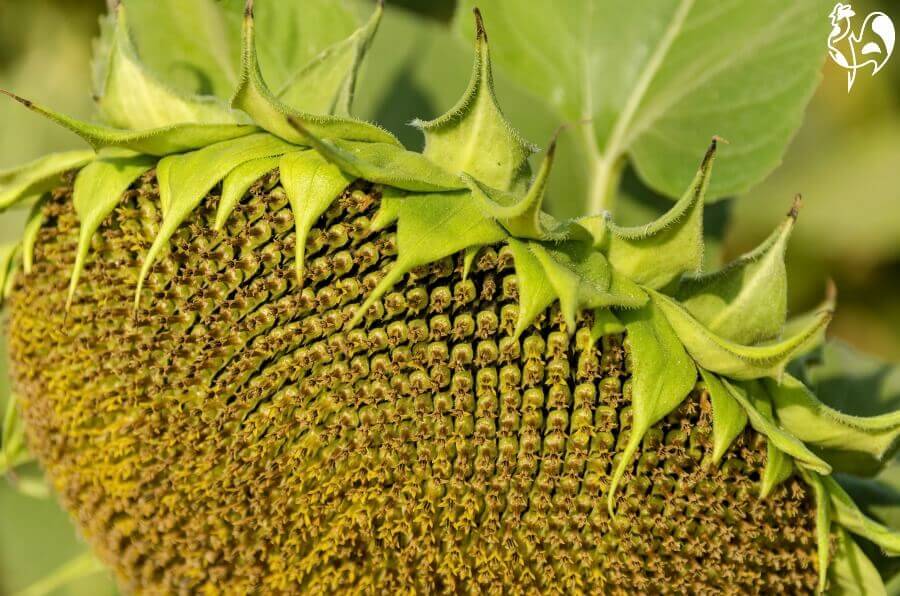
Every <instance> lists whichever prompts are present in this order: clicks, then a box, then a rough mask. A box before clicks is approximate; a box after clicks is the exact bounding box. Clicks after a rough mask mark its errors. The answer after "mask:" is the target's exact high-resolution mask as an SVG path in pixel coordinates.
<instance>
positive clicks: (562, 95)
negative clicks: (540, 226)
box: [457, 0, 828, 213]
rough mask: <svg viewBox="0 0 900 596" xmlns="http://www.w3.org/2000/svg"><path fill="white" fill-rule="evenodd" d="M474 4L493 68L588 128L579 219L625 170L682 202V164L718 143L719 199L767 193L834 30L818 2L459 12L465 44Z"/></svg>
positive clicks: (575, 1)
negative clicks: (716, 139) (763, 189)
mask: <svg viewBox="0 0 900 596" xmlns="http://www.w3.org/2000/svg"><path fill="white" fill-rule="evenodd" d="M476 4H477V5H478V6H479V7H480V8H481V9H482V11H483V13H484V18H485V21H486V23H487V26H488V29H489V30H490V31H491V34H492V42H493V47H494V48H495V59H496V61H497V63H498V65H500V66H501V67H502V68H504V69H505V71H506V72H507V73H508V74H510V75H511V76H512V77H513V78H514V79H515V80H516V81H518V82H519V84H520V85H522V86H523V87H525V88H527V89H529V90H530V91H531V92H532V93H533V94H535V95H537V96H538V97H540V98H541V99H543V100H544V103H545V104H547V105H549V106H550V107H551V108H552V110H553V111H554V113H555V114H556V115H557V117H558V118H559V119H560V120H563V121H578V120H584V119H588V118H589V119H591V124H590V125H589V126H583V127H581V128H580V129H579V130H578V131H577V133H576V132H573V137H575V138H576V143H577V147H578V153H579V158H580V161H581V162H582V164H583V170H584V171H585V172H588V176H587V178H588V183H587V188H584V189H582V191H583V192H582V194H581V196H579V197H577V198H569V199H568V200H570V201H575V200H577V201H578V205H577V206H576V207H575V209H574V210H575V211H576V212H577V211H579V210H580V211H581V212H582V213H583V212H584V211H585V210H587V211H590V212H597V211H599V210H600V209H602V208H604V207H606V206H607V199H608V197H609V196H611V195H612V193H611V192H610V190H609V189H614V188H615V183H614V181H615V178H616V177H617V172H618V171H620V170H621V167H622V165H623V164H624V162H625V160H627V159H630V160H631V161H632V162H633V163H634V165H635V166H636V167H637V169H638V171H639V172H640V174H641V176H642V178H644V180H645V181H646V182H647V183H649V184H650V186H652V187H653V188H654V189H656V190H659V191H661V192H663V193H665V194H667V195H669V196H673V197H675V196H679V195H680V193H681V191H682V189H684V188H685V187H686V186H687V184H688V183H689V181H690V178H691V176H692V174H693V171H692V170H693V168H692V167H691V165H690V164H689V163H686V162H685V160H684V159H683V155H684V154H685V152H686V151H687V152H688V153H690V152H691V151H697V150H699V149H700V148H701V147H703V146H704V145H705V144H706V142H707V140H708V139H709V138H710V137H711V136H713V135H716V134H718V135H721V136H723V137H725V138H727V139H728V140H729V141H731V145H730V147H729V148H728V149H727V150H723V151H722V155H721V164H720V166H719V171H718V173H717V176H716V179H715V181H714V182H713V184H712V185H711V188H710V196H711V198H715V197H721V196H725V195H728V194H733V193H735V192H739V191H742V190H745V189H747V188H749V187H750V186H752V185H753V184H754V183H755V182H758V181H759V180H760V179H762V178H763V177H764V176H765V175H766V174H767V173H768V172H769V171H771V170H772V169H773V168H774V167H775V166H776V165H777V164H778V162H779V160H780V158H781V155H782V153H783V151H784V149H785V146H786V144H787V142H788V140H789V139H790V136H791V135H792V133H793V132H794V130H796V128H797V127H798V126H799V124H800V118H801V115H802V112H803V108H804V107H805V105H806V103H807V101H808V99H809V97H810V95H811V92H812V90H813V88H814V86H815V84H816V82H817V80H818V71H819V67H820V65H821V63H822V59H823V57H824V54H825V47H824V43H823V41H822V40H823V39H825V37H826V36H827V26H828V20H827V18H825V12H827V11H826V10H825V8H824V7H823V5H822V4H821V2H819V1H817V0H799V1H797V2H791V3H789V4H785V3H784V2H780V1H779V0H761V1H758V2H728V3H723V2H720V1H718V0H638V1H635V2H628V3H624V4H623V3H620V2H612V1H609V0H606V1H604V0H568V1H566V2H554V1H552V0H534V1H530V2H527V3H521V2H516V1H514V0H463V1H462V2H460V10H459V15H458V18H457V26H458V28H459V29H460V30H462V31H465V29H466V28H467V27H466V21H467V20H468V19H467V14H468V11H469V10H471V8H472V7H473V6H474V5H476ZM823 11H824V12H823ZM585 206H587V209H586V208H585ZM569 212H570V213H571V212H572V208H571V207H570V208H569Z"/></svg>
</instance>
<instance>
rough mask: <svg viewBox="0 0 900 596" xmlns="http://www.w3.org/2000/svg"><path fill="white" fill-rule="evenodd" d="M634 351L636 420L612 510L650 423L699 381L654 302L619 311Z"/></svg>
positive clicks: (616, 476) (617, 473) (615, 481)
mask: <svg viewBox="0 0 900 596" xmlns="http://www.w3.org/2000/svg"><path fill="white" fill-rule="evenodd" d="M620 318H621V319H622V322H623V323H624V324H625V329H626V331H627V334H628V335H627V336H626V337H627V340H626V341H627V342H628V346H629V348H630V351H631V358H632V371H631V375H632V376H631V408H632V411H633V422H632V427H631V432H630V434H629V437H628V443H627V444H626V445H625V449H624V451H623V452H622V456H621V459H620V460H619V463H618V465H617V466H616V468H615V470H614V472H613V475H612V478H611V479H610V485H609V496H608V500H607V504H608V506H609V509H610V512H612V510H613V507H614V504H615V492H616V488H617V487H618V485H619V482H620V481H621V479H622V476H623V475H624V474H625V470H626V469H627V467H628V466H630V465H633V464H634V462H633V461H632V460H633V459H634V454H635V452H636V451H637V449H638V447H639V446H640V444H641V441H642V440H643V438H644V435H645V434H646V433H647V430H649V429H650V427H651V426H653V425H654V424H656V423H657V422H658V421H659V420H661V419H662V418H663V417H664V416H666V415H667V414H669V413H670V412H672V411H673V410H674V409H675V408H677V407H678V405H679V404H680V403H681V402H682V401H684V398H686V397H687V396H688V393H690V392H691V389H693V388H694V385H695V384H696V382H697V369H696V367H695V366H694V363H693V362H692V361H691V359H690V358H689V357H688V355H687V353H686V352H685V351H684V348H683V347H682V346H681V342H680V341H679V340H678V336H676V335H675V333H674V332H673V331H672V328H671V327H670V326H669V323H668V321H666V317H665V316H664V315H663V313H662V312H661V311H660V310H659V308H658V307H657V306H656V305H654V304H653V303H652V302H651V303H648V304H647V306H645V307H643V308H640V309H637V310H627V311H623V312H622V313H621V315H620Z"/></svg>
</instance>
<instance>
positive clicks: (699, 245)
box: [578, 139, 717, 289]
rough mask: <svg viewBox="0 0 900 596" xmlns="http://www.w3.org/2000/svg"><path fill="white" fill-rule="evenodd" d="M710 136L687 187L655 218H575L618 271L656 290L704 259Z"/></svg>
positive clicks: (712, 153)
mask: <svg viewBox="0 0 900 596" xmlns="http://www.w3.org/2000/svg"><path fill="white" fill-rule="evenodd" d="M716 146H717V140H716V139H713V141H712V143H711V144H710V146H709V149H708V150H707V152H706V156H705V157H704V158H703V162H702V163H701V164H700V168H699V170H698V171H697V174H696V175H695V176H694V180H693V182H691V185H690V188H688V190H687V192H686V193H685V194H684V195H683V196H682V197H681V199H679V200H678V202H676V203H675V205H673V206H672V208H671V209H669V210H668V211H667V212H666V213H664V214H663V215H662V216H660V217H659V218H658V219H656V220H654V221H652V222H650V223H649V224H647V225H644V226H636V227H622V226H618V225H616V224H615V223H613V222H612V220H611V219H610V217H609V215H608V214H605V215H600V216H595V217H588V218H584V219H581V220H579V222H578V223H579V224H580V225H582V226H583V227H585V228H587V229H588V230H589V231H590V232H591V233H592V235H593V236H594V246H595V247H597V248H598V249H600V250H601V251H603V253H604V254H605V255H606V256H607V258H608V259H609V262H610V263H611V264H612V266H613V267H614V268H615V269H616V270H617V271H620V272H621V273H623V274H624V275H627V276H628V277H629V278H631V279H632V280H634V281H635V282H636V283H639V284H642V285H644V286H647V287H650V288H654V289H659V288H663V287H665V286H667V285H668V284H669V283H671V282H672V281H673V280H675V279H677V278H678V277H679V276H680V275H681V274H683V273H686V272H695V271H698V270H699V269H700V266H701V265H702V263H703V198H704V195H705V194H706V189H707V187H708V186H709V175H710V171H711V170H712V164H713V160H714V158H715V154H716Z"/></svg>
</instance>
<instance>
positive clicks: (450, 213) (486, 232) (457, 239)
mask: <svg viewBox="0 0 900 596" xmlns="http://www.w3.org/2000/svg"><path fill="white" fill-rule="evenodd" d="M396 215H397V260H396V261H395V262H394V264H393V266H392V267H391V269H390V270H389V271H388V273H387V275H385V276H384V278H383V279H382V280H381V282H379V284H378V286H377V287H376V288H375V289H374V290H373V291H372V292H371V293H370V294H369V295H368V296H367V297H366V300H365V302H363V304H362V305H361V306H360V307H359V308H358V309H357V311H356V313H355V314H354V316H353V319H352V320H351V321H350V323H349V327H348V328H352V327H354V326H355V325H356V324H357V323H359V321H360V320H361V319H362V317H363V316H364V315H365V313H366V311H367V310H368V309H369V307H370V306H371V305H372V304H373V303H374V302H375V301H376V300H378V299H379V298H381V296H383V295H384V294H385V292H387V291H388V290H389V289H390V288H391V287H393V285H394V284H396V283H397V282H398V281H400V279H401V278H402V277H403V276H404V275H405V274H406V273H408V272H409V271H411V270H412V269H414V268H415V267H418V266H420V265H426V264H428V263H434V262H435V261H438V260H440V259H443V258H444V257H447V256H450V255H452V254H455V253H457V252H459V251H461V250H465V249H466V248H468V247H470V246H479V245H484V244H496V243H498V242H500V241H502V240H505V239H506V238H507V234H506V232H505V231H504V230H503V228H501V227H500V226H499V225H497V224H496V223H495V222H493V221H492V220H490V219H489V218H487V217H485V216H484V215H483V214H482V212H481V205H480V203H479V202H478V201H477V200H476V199H474V198H473V197H472V195H471V194H470V193H468V192H454V193H432V194H424V195H409V196H406V197H403V198H400V199H396Z"/></svg>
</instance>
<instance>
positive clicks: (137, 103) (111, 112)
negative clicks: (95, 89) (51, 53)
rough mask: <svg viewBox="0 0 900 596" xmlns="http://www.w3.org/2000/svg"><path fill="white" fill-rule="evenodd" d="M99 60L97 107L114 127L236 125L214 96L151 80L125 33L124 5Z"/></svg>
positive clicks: (234, 116)
mask: <svg viewBox="0 0 900 596" xmlns="http://www.w3.org/2000/svg"><path fill="white" fill-rule="evenodd" d="M107 49H108V51H109V56H108V58H107V59H105V60H102V58H101V60H102V64H103V68H102V69H101V70H102V75H103V76H104V80H103V82H102V86H101V89H100V93H99V94H98V95H99V97H98V98H97V104H98V106H99V108H100V112H101V113H102V114H103V116H104V117H105V118H106V120H107V121H108V122H109V123H111V124H112V125H113V126H117V127H120V128H126V129H132V130H139V129H148V128H163V127H168V126H171V125H173V124H181V123H186V122H191V123H194V124H237V123H238V122H239V117H238V115H237V113H236V112H234V111H232V110H230V109H229V108H228V106H226V105H224V104H223V103H221V102H220V101H219V100H218V99H216V98H213V97H190V96H187V95H184V94H181V93H179V92H177V91H175V90H174V89H172V88H171V87H169V86H168V85H166V84H165V83H163V82H162V81H160V80H158V79H157V78H156V77H154V76H153V75H152V74H151V73H150V72H149V71H148V70H147V68H146V67H145V66H144V65H143V64H142V63H141V61H140V58H138V54H137V50H136V49H135V47H134V43H133V42H132V40H131V35H130V33H129V31H128V19H127V14H126V10H125V4H124V3H122V2H119V3H118V4H117V7H116V26H115V32H114V33H113V39H112V41H111V42H110V43H109V46H108V48H107Z"/></svg>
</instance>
